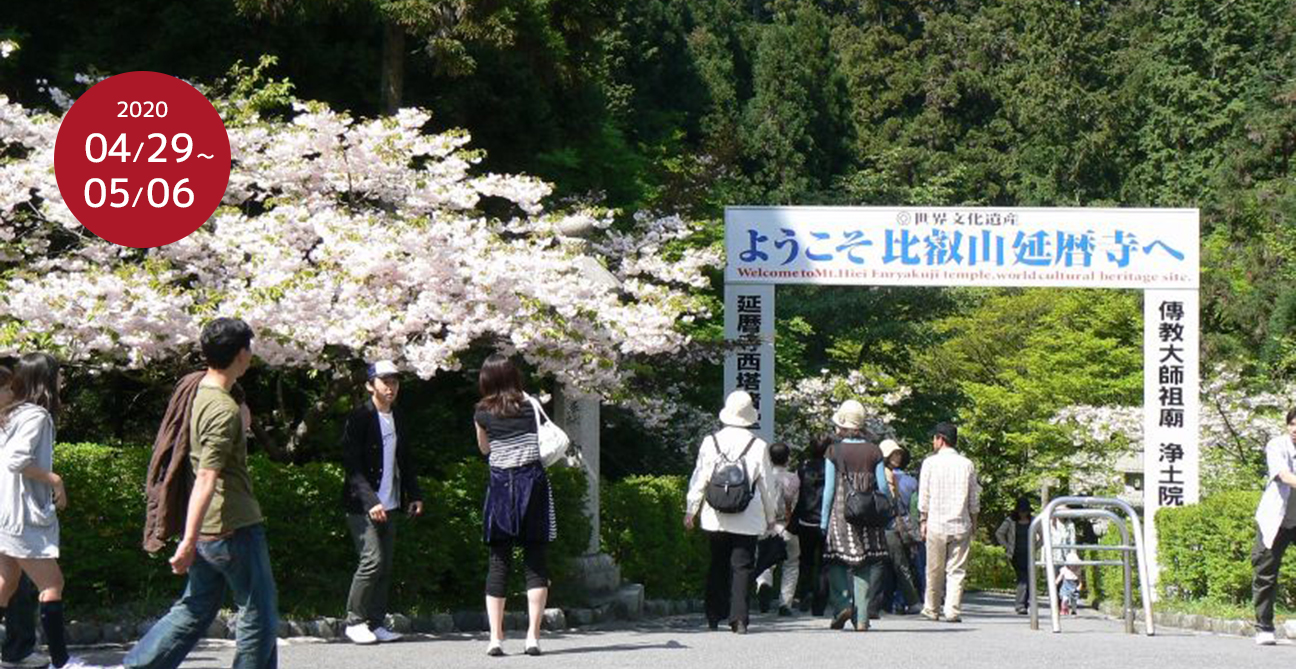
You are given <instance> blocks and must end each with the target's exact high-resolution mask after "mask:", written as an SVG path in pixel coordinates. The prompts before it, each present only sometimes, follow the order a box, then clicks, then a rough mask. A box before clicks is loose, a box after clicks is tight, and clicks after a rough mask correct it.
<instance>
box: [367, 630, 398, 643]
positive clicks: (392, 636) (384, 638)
mask: <svg viewBox="0 0 1296 669" xmlns="http://www.w3.org/2000/svg"><path fill="white" fill-rule="evenodd" d="M373 634H374V636H376V637H378V641H379V642H380V643H391V642H393V641H400V640H401V639H404V638H405V635H404V634H401V633H399V632H393V631H391V630H389V629H387V628H386V627H379V628H377V629H375V630H374V631H373Z"/></svg>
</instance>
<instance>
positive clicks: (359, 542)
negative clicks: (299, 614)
mask: <svg viewBox="0 0 1296 669" xmlns="http://www.w3.org/2000/svg"><path fill="white" fill-rule="evenodd" d="M253 340H254V333H253V331H252V329H251V328H250V327H249V326H248V325H247V324H246V323H245V322H243V321H242V320H239V319H236V318H217V319H215V320H213V321H212V322H210V323H209V324H208V325H207V326H206V327H205V328H204V329H203V331H202V335H201V338H200V347H201V351H202V356H203V359H204V361H205V362H206V370H205V371H202V372H195V373H193V374H190V375H188V376H186V377H184V378H182V379H181V380H180V381H179V383H177V385H176V388H175V390H174V392H173V393H172V396H171V399H170V401H169V403H168V406H167V409H166V412H165V414H164V417H163V420H162V424H161V427H160V429H159V431H158V437H157V440H156V442H155V444H154V452H153V457H152V460H151V462H150V464H149V471H148V474H147V484H146V488H147V492H148V504H147V517H146V519H145V532H144V534H145V542H144V543H145V547H146V549H148V550H150V551H152V552H156V551H158V550H160V549H161V548H162V547H163V546H165V545H166V542H167V540H169V539H172V538H178V539H179V543H178V545H177V546H176V548H175V552H174V554H173V555H172V557H171V558H170V564H171V569H172V571H173V572H175V573H176V574H179V575H184V576H185V577H186V579H187V582H186V586H185V590H184V593H183V594H182V595H181V597H180V599H179V600H178V601H177V602H176V603H175V605H174V606H172V607H171V609H170V611H169V612H168V613H167V614H166V615H165V616H163V617H162V618H161V619H160V620H158V621H157V623H155V624H154V625H153V626H152V627H151V628H150V629H149V631H148V632H147V633H146V634H145V635H144V637H143V638H142V639H141V640H140V641H139V642H138V643H137V644H135V646H134V647H133V648H132V649H131V650H130V652H129V653H127V655H126V657H125V659H124V661H123V663H124V666H125V667H132V668H141V669H175V668H176V667H179V666H180V665H181V663H182V662H184V660H185V658H186V657H187V656H188V655H189V653H190V652H191V651H192V650H193V648H194V647H195V646H196V645H197V643H198V641H199V640H200V639H201V638H202V637H203V636H204V635H205V634H206V632H207V630H208V628H209V627H210V625H211V624H212V622H213V621H214V620H215V618H216V615H217V614H218V613H219V611H220V608H221V607H222V606H223V604H224V602H225V596H226V593H227V592H228V593H229V594H231V595H232V596H233V600H234V603H235V605H236V606H237V607H238V615H237V624H236V627H235V637H236V642H235V645H236V651H235V658H234V666H235V667H236V668H238V669H273V668H274V667H277V666H278V650H277V643H276V640H277V638H278V631H279V612H278V597H277V593H276V588H275V580H274V574H273V570H272V568H271V564H270V552H269V546H268V543H267V537H266V533H265V527H264V515H263V513H262V509H261V505H260V504H259V502H258V501H257V498H256V495H255V494H254V492H253V488H252V479H251V476H250V474H249V471H248V465H247V461H248V449H247V435H248V433H249V431H250V429H251V413H250V411H249V410H248V407H247V402H246V398H245V396H244V394H243V391H242V389H241V387H240V386H239V385H238V381H239V379H240V377H242V376H243V375H244V374H245V373H246V372H247V370H248V368H249V366H250V365H251V363H252V358H253ZM60 382H61V376H60V373H59V364H58V361H57V360H55V359H54V358H53V357H52V356H49V355H47V354H44V353H31V354H27V355H23V356H21V357H20V358H19V359H18V360H17V363H16V364H15V365H14V366H13V368H12V369H10V368H9V367H5V366H0V461H2V462H3V463H4V465H5V467H4V469H0V618H3V619H4V623H5V640H4V644H3V646H2V647H0V653H2V654H0V660H2V663H3V665H4V666H29V667H45V666H53V667H55V668H57V669H63V668H78V667H84V666H90V665H86V664H85V663H84V662H82V661H81V660H80V659H78V658H73V657H70V656H69V655H68V651H67V644H66V640H65V633H64V621H63V602H62V592H63V576H62V572H61V571H60V569H59V565H58V560H59V557H60V556H59V524H58V511H59V510H61V509H63V508H64V507H65V506H66V505H67V503H68V496H67V491H66V489H65V488H64V485H63V481H62V479H61V478H60V477H59V475H58V474H57V473H56V472H55V471H54V439H55V422H56V419H57V416H58V414H59V409H60V404H59V389H60ZM400 385H401V384H400V374H399V371H398V370H397V368H396V366H395V365H394V364H393V363H391V362H390V361H380V362H377V363H374V364H372V365H370V366H369V367H368V374H367V380H366V382H365V391H366V394H367V395H368V397H367V399H366V400H365V401H364V402H362V403H361V404H360V405H359V406H357V407H355V409H354V410H353V411H351V412H350V414H349V415H348V417H347V420H346V424H345V427H344V429H343V431H342V434H343V436H342V451H343V466H344V472H345V473H344V482H343V488H342V490H341V505H340V506H341V510H342V511H343V513H341V514H339V515H340V516H342V517H343V518H344V522H345V525H346V527H347V528H348V530H349V532H350V534H351V537H352V539H353V541H354V544H355V550H356V556H357V566H356V570H355V574H354V576H353V577H352V581H351V587H350V590H349V593H348V595H347V597H346V600H345V610H346V623H345V636H346V637H347V638H348V639H349V640H350V641H352V642H354V643H356V644H360V645H370V644H376V643H382V642H392V641H397V640H399V639H400V638H401V635H400V634H398V633H396V632H393V631H391V630H389V629H387V628H386V627H385V626H384V621H385V620H386V618H387V613H388V611H387V601H388V595H389V591H390V589H391V581H392V562H393V560H392V558H393V555H394V550H395V541H396V527H397V523H396V518H397V517H398V516H400V515H408V516H411V517H416V516H419V515H421V514H422V513H423V495H422V492H421V490H420V489H419V484H418V469H417V466H416V460H415V458H414V456H413V453H412V448H411V444H410V440H409V439H408V438H407V437H406V435H407V428H408V425H407V423H406V419H405V418H404V417H403V415H402V413H401V411H400V410H399V409H398V408H397V405H396V399H397V396H398V395H399V393H400ZM479 390H480V392H481V400H480V402H479V403H478V404H477V406H476V409H475V413H474V415H473V417H472V418H473V423H474V425H475V426H476V437H477V444H478V447H479V448H480V450H481V453H482V456H483V457H484V458H486V459H487V460H488V462H489V471H490V475H489V478H488V480H486V481H483V485H484V486H485V488H486V502H485V506H484V509H483V528H482V538H483V543H484V544H485V547H486V551H487V553H488V556H489V558H488V564H489V570H488V573H487V574H486V575H485V604H486V611H487V614H488V617H489V620H490V642H489V644H488V647H487V653H488V654H489V655H492V656H501V655H503V654H504V649H503V641H504V607H505V595H506V586H507V582H508V578H509V572H510V570H511V568H512V558H513V552H514V549H515V548H517V549H520V550H521V552H522V554H523V556H524V557H523V571H524V575H525V579H526V585H527V603H528V607H527V608H528V613H529V614H530V625H529V627H528V632H527V638H526V645H525V646H524V652H525V653H526V654H527V655H533V656H534V655H540V654H541V651H540V644H539V637H540V627H541V622H542V620H543V613H544V608H545V604H546V600H547V599H548V593H549V570H548V559H547V555H546V548H547V546H548V544H549V543H550V542H552V541H553V540H554V539H555V538H556V537H557V531H558V528H557V523H556V520H555V519H556V513H555V509H554V505H553V493H552V491H551V489H550V486H549V479H548V477H547V475H546V473H545V469H544V466H543V465H542V463H541V437H540V433H541V431H542V429H541V428H542V426H545V427H546V428H548V427H549V426H546V425H545V423H547V421H548V418H547V417H546V416H545V414H544V411H543V409H542V408H541V407H540V405H539V402H538V401H537V400H536V399H535V398H533V397H531V396H530V395H528V394H527V393H526V391H525V389H524V387H523V382H522V375H521V373H520V371H519V370H518V368H517V367H516V366H515V365H514V364H513V362H512V361H511V360H510V359H509V358H507V357H505V356H502V355H493V356H491V357H490V358H488V359H487V360H486V362H485V364H484V365H483V366H482V369H481V373H480V377H479ZM766 456H767V454H766V452H765V450H764V448H763V447H762V449H761V450H760V451H759V454H758V457H760V458H765V457H766ZM38 613H39V619H40V625H41V628H42V630H43V632H44V636H45V641H46V645H47V646H48V651H49V655H48V657H45V656H43V655H41V654H40V653H37V652H35V646H36V630H35V620H36V617H37V614H38Z"/></svg>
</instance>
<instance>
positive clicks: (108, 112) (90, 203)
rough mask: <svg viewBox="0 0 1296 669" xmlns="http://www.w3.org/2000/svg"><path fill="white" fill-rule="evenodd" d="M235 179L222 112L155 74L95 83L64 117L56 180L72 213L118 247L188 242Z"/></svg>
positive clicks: (57, 146) (190, 90) (56, 155)
mask: <svg viewBox="0 0 1296 669" xmlns="http://www.w3.org/2000/svg"><path fill="white" fill-rule="evenodd" d="M229 175H230V144H229V136H228V135H227V134H225V123H224V122H223V121H221V117H220V114H218V113H217V112H216V108H215V107H213V106H212V104H211V102H209V101H208V100H207V98H205V97H203V94H202V93H199V92H198V90H197V89H195V88H194V87H193V86H190V85H189V84H186V83H185V82H183V81H181V80H179V79H177V78H175V77H173V76H171V75H168V74H161V73H158V72H127V73H126V74H119V75H117V76H115V77H110V78H108V79H105V80H103V81H101V82H99V83H98V84H95V85H94V86H93V87H91V88H90V90H88V91H86V92H85V94H84V95H82V96H81V97H80V98H78V99H77V101H76V103H75V104H73V105H72V108H71V109H70V110H68V113H67V115H66V116H64V117H63V124H62V125H60V126H59V132H58V139H57V140H56V141H55V143H54V176H55V178H56V179H57V180H58V187H59V193H61V194H62V195H63V199H64V201H66V202H67V206H68V209H71V210H72V214H73V215H74V216H76V219H77V221H79V222H80V223H81V225H83V226H85V227H86V228H87V229H88V230H90V232H93V233H95V234H96V235H98V236H99V237H102V238H103V239H105V240H107V241H110V242H112V243H114V244H120V245H122V246H133V247H135V248H152V247H155V246H162V245H164V244H170V243H171V242H174V241H178V240H180V239H184V238H185V237H186V236H188V235H189V234H190V233H192V232H193V231H194V230H197V229H198V228H199V227H201V226H202V224H203V223H204V222H206V221H207V219H208V218H210V217H211V215H212V213H213V212H215V211H216V207H217V206H219V205H220V201H221V198H223V197H224V196H225V187H226V186H227V185H229Z"/></svg>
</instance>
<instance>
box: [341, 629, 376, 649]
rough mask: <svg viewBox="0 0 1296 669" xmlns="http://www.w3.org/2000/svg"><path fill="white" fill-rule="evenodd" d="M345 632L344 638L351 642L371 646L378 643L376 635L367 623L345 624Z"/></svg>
mask: <svg viewBox="0 0 1296 669" xmlns="http://www.w3.org/2000/svg"><path fill="white" fill-rule="evenodd" d="M380 629H381V628H380ZM345 634H346V638H348V639H350V640H351V643H354V644H356V645H358V646H372V645H374V644H376V643H378V635H376V634H374V633H373V630H371V629H369V625H368V623H357V624H355V625H347V628H346V632H345Z"/></svg>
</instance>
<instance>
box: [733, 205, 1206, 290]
mask: <svg viewBox="0 0 1296 669" xmlns="http://www.w3.org/2000/svg"><path fill="white" fill-rule="evenodd" d="M725 247H726V251H727V255H728V265H727V267H726V269H725V281H726V282H727V283H774V284H779V283H816V284H840V285H871V286H878V285H902V286H1041V287H1054V288H1061V287H1072V288H1139V289H1145V290H1146V289H1153V288H1157V289H1172V288H1181V289H1196V288H1197V268H1198V264H1199V255H1200V252H1199V249H1200V244H1199V239H1198V213H1197V210H1196V209H1086V208H1075V209H1068V208H1057V209H1033V208H1017V207H1011V208H1009V207H1000V208H989V207H729V208H726V209H725Z"/></svg>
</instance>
